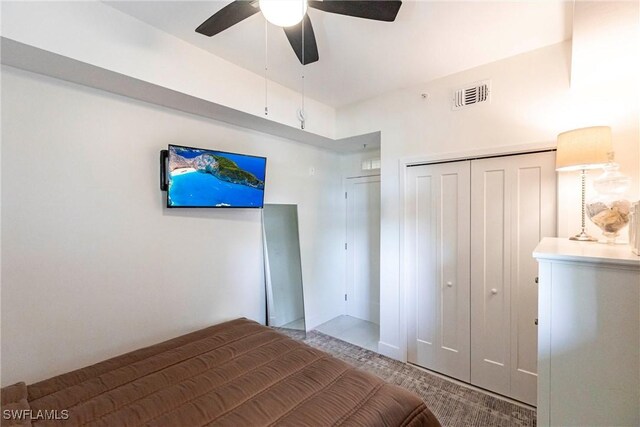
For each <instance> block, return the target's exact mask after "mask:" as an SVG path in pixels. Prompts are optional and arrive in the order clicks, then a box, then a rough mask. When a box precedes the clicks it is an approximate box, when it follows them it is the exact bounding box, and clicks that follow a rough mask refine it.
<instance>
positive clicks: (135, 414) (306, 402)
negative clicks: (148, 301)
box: [3, 319, 440, 427]
mask: <svg viewBox="0 0 640 427" xmlns="http://www.w3.org/2000/svg"><path fill="white" fill-rule="evenodd" d="M17 386H19V384H18V385H16V386H12V387H14V389H13V390H8V389H3V406H5V405H6V404H7V402H6V401H5V400H7V399H5V397H7V396H9V395H13V399H14V400H16V399H17V400H20V398H21V396H19V394H20V391H19V390H17V389H16V388H15V387H17ZM24 390H25V393H26V395H27V396H26V401H27V402H26V403H28V406H29V407H30V411H31V414H32V415H33V416H38V415H41V416H42V417H41V419H36V420H33V425H34V426H49V425H55V426H59V425H69V426H83V425H87V426H141V425H145V426H147V425H148V426H186V427H191V426H205V425H219V426H262V425H283V426H285V425H291V426H307V425H308V426H316V425H318V426H324V425H353V426H365V425H370V426H383V425H388V426H439V425H440V424H439V423H438V421H437V419H436V418H435V417H434V415H433V414H432V413H431V411H429V409H428V408H427V407H426V406H425V404H424V402H423V401H422V400H421V399H420V398H419V397H418V396H416V395H414V394H412V393H410V392H409V391H407V390H404V389H402V388H399V387H397V386H394V385H391V384H388V383H385V382H384V381H383V380H381V379H380V378H378V377H375V376H373V375H371V374H368V373H365V372H362V371H360V370H357V369H355V368H354V367H352V366H351V365H348V364H347V363H345V362H343V361H341V360H339V359H337V358H335V357H333V356H331V355H329V354H327V353H324V352H322V351H320V350H317V349H314V348H312V347H310V346H308V345H306V344H304V343H301V342H299V341H296V340H293V339H291V338H288V337H287V336H285V335H283V334H280V333H278V332H276V331H274V330H273V329H270V328H267V327H264V326H262V325H260V324H258V323H256V322H253V321H250V320H247V319H237V320H233V321H230V322H226V323H222V324H219V325H215V326H211V327H209V328H206V329H202V330H199V331H196V332H193V333H190V334H187V335H183V336H181V337H178V338H174V339H172V340H169V341H165V342H162V343H160V344H156V345H153V346H150V347H146V348H142V349H140V350H136V351H133V352H131V353H127V354H124V355H122V356H118V357H115V358H113V359H109V360H106V361H104V362H100V363H98V364H95V365H92V366H88V367H86V368H82V369H78V370H76V371H72V372H69V373H66V374H63V375H59V376H57V377H54V378H51V379H48V380H44V381H41V382H38V383H35V384H31V385H29V386H26V387H24ZM23 397H24V396H23ZM22 400H24V399H22ZM24 404H25V402H22V405H24ZM45 411H48V412H45ZM63 411H68V412H63ZM43 414H54V415H55V416H56V417H57V418H67V419H58V420H46V419H42V418H45V417H44V416H43ZM65 414H66V415H65ZM3 425H5V423H4V422H3Z"/></svg>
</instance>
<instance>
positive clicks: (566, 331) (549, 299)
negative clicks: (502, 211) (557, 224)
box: [533, 238, 640, 426]
mask: <svg viewBox="0 0 640 427" xmlns="http://www.w3.org/2000/svg"><path fill="white" fill-rule="evenodd" d="M533 256H534V257H535V258H536V259H537V260H538V264H539V283H538V426H549V425H552V426H613V425H616V426H623V425H624V426H640V257H639V256H637V255H635V254H633V253H632V252H631V249H630V247H629V246H626V245H616V246H608V245H604V244H600V243H583V242H573V241H570V240H568V239H566V238H545V239H543V240H542V241H541V242H540V243H539V244H538V246H537V247H536V249H535V250H534V253H533Z"/></svg>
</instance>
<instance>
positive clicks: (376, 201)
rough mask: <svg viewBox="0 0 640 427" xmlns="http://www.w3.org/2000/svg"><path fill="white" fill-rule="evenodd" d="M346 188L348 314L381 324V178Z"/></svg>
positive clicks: (365, 179)
mask: <svg viewBox="0 0 640 427" xmlns="http://www.w3.org/2000/svg"><path fill="white" fill-rule="evenodd" d="M346 187H347V314H348V315H349V316H353V317H357V318H359V319H363V320H367V321H369V322H373V323H377V324H380V176H368V177H360V178H349V179H347V184H346Z"/></svg>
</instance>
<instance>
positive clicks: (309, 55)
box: [283, 15, 319, 65]
mask: <svg viewBox="0 0 640 427" xmlns="http://www.w3.org/2000/svg"><path fill="white" fill-rule="evenodd" d="M303 23H304V58H303V57H302V24H303ZM283 29H284V32H285V34H286V35H287V38H288V39H289V43H291V47H292V48H293V50H294V51H295V52H296V55H297V56H298V59H299V60H300V62H301V63H302V65H307V64H311V63H312V62H316V61H317V60H318V59H319V57H318V45H317V44H316V36H315V34H314V33H313V27H312V26H311V20H310V19H309V15H305V16H304V19H303V20H302V22H300V23H299V24H298V25H294V26H292V27H284V28H283Z"/></svg>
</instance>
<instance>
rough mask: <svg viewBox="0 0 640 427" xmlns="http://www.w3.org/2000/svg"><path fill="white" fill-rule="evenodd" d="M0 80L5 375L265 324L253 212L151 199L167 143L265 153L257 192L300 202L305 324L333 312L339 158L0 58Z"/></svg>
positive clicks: (337, 278)
mask: <svg viewBox="0 0 640 427" xmlns="http://www.w3.org/2000/svg"><path fill="white" fill-rule="evenodd" d="M1 90H2V96H3V98H2V177H1V179H2V186H3V187H2V248H3V250H2V307H1V308H2V322H1V323H2V384H3V385H5V384H10V383H12V382H15V381H19V380H24V381H27V382H33V381H36V380H40V379H44V378H46V377H49V376H52V375H54V374H59V373H62V372H66V371H69V370H71V369H74V368H79V367H82V366H84V365H87V364H90V363H94V362H97V361H99V360H102V359H105V358H107V357H109V356H114V355H117V354H120V353H122V352H125V351H129V350H132V349H135V348H138V347H141V346H144V345H149V344H152V343H155V342H158V341H160V340H163V339H166V338H170V337H173V336H177V335H179V334H182V333H185V332H187V331H191V330H195V329H198V328H201V327H204V326H207V325H210V324H213V323H216V322H219V321H223V320H227V319H231V318H235V317H239V316H246V317H249V318H252V319H256V320H258V321H263V320H264V316H265V311H264V282H263V274H264V273H263V264H262V232H261V221H260V211H259V210H238V209H230V210H211V209H203V210H182V209H171V210H167V209H166V208H164V204H165V201H164V198H163V193H161V192H160V190H159V187H158V186H159V177H158V175H159V173H158V153H159V150H161V149H162V148H165V147H166V146H167V144H169V143H178V144H183V145H188V146H196V147H206V148H215V149H221V150H227V151H234V152H241V153H247V154H254V155H261V156H266V157H267V158H268V166H267V167H268V169H267V184H266V195H265V201H266V202H267V203H292V204H297V205H298V207H299V218H300V236H301V240H302V244H301V251H302V259H303V275H304V280H305V282H304V284H305V297H306V298H307V301H308V302H310V303H309V304H308V305H307V307H306V309H307V319H308V321H309V322H310V326H315V325H317V324H318V323H322V322H324V321H326V320H328V319H330V318H332V317H333V316H335V315H337V314H339V313H336V312H334V311H335V307H337V306H339V305H338V303H339V302H341V298H340V296H341V295H342V289H343V288H344V280H343V275H342V274H341V273H340V272H339V271H336V269H335V268H333V266H334V265H336V264H337V263H340V262H342V261H341V259H340V258H339V257H341V256H342V252H341V251H340V250H339V249H340V247H341V245H342V241H343V237H342V233H343V230H342V228H341V227H340V226H339V224H340V218H341V217H340V216H337V214H336V212H338V211H339V209H337V208H336V207H337V206H339V203H340V198H339V195H340V188H341V182H340V168H339V156H338V155H337V154H334V153H330V152H326V151H322V150H319V149H316V148H314V147H311V146H307V145H302V144H298V143H294V142H291V141H287V140H282V139H278V138H274V137H271V136H267V135H263V134H259V133H256V132H250V131H246V130H243V129H240V128H236V127H232V126H229V125H225V124H221V123H218V122H215V121H213V120H208V119H203V118H200V117H197V116H191V115H188V114H183V113H179V112H175V111H172V110H169V109H165V108H161V107H157V106H153V105H150V104H145V103H142V102H138V101H133V100H130V99H128V98H124V97H120V96H116V95H112V94H108V93H105V92H101V91H98V90H94V89H90V88H86V87H82V86H78V85H74V84H71V83H66V82H62V81H59V80H56V79H51V78H48V77H43V76H40V75H36V74H31V73H28V72H24V71H21V70H17V69H14V68H10V67H3V68H2V85H1ZM310 167H313V168H314V169H315V174H314V175H313V176H310V175H309V168H310ZM336 249H338V250H336ZM314 322H315V323H314Z"/></svg>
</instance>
